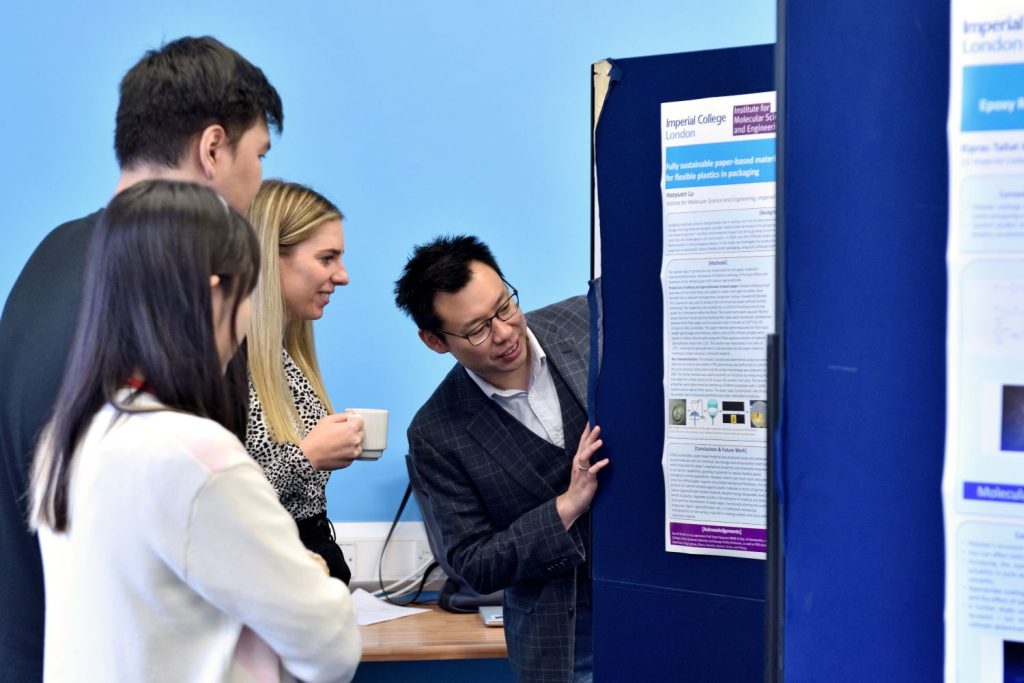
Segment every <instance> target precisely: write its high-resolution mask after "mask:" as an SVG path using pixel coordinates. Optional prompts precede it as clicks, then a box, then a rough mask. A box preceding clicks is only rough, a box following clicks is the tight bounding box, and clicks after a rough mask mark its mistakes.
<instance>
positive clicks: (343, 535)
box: [334, 522, 445, 592]
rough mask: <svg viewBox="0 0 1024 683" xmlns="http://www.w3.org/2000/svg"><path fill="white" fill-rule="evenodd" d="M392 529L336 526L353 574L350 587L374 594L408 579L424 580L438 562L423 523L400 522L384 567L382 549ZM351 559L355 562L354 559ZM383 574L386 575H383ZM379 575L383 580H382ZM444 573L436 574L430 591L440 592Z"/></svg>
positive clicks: (366, 525) (360, 524)
mask: <svg viewBox="0 0 1024 683" xmlns="http://www.w3.org/2000/svg"><path fill="white" fill-rule="evenodd" d="M390 528H391V523H390V522H334V531H335V535H336V537H337V541H338V545H340V546H341V548H342V552H343V553H344V554H345V561H346V562H348V565H349V569H351V570H352V580H351V581H350V582H349V586H350V587H352V588H363V589H365V590H367V591H370V592H373V591H377V590H380V581H381V578H383V580H384V583H385V585H388V584H393V583H395V582H397V581H401V580H402V579H407V578H412V577H416V578H420V577H422V576H423V572H424V571H425V570H426V568H427V566H429V565H430V563H431V562H433V560H434V556H433V554H432V553H431V552H430V543H429V541H427V533H426V530H425V529H424V527H423V522H399V523H398V526H397V527H396V528H395V532H394V533H393V534H392V536H391V540H390V541H388V548H387V553H386V554H385V555H384V565H383V567H382V566H381V565H380V554H381V549H382V548H383V547H384V539H385V538H386V537H387V534H388V530H389V529H390ZM350 558H351V559H350ZM381 570H382V571H381ZM378 572H379V574H380V575H381V576H378ZM444 579H445V576H444V573H443V572H441V571H436V572H434V573H433V574H432V575H431V578H430V580H429V581H428V582H427V585H426V590H440V588H441V586H442V585H444Z"/></svg>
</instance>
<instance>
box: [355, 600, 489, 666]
mask: <svg viewBox="0 0 1024 683" xmlns="http://www.w3.org/2000/svg"><path fill="white" fill-rule="evenodd" d="M415 607H427V608H429V609H430V611H429V612H423V613H422V614H414V615H412V616H411V617H402V618H401V619H394V620H392V621H384V622H381V623H379V624H371V625H369V626H360V627H359V630H360V632H361V633H362V636H363V661H364V662H394V661H410V660H428V659H499V658H503V657H507V656H508V649H507V648H506V647H505V629H503V628H496V627H492V626H484V623H483V622H482V621H481V620H480V615H478V614H452V613H450V612H445V611H444V610H442V609H441V608H440V607H438V606H437V605H415Z"/></svg>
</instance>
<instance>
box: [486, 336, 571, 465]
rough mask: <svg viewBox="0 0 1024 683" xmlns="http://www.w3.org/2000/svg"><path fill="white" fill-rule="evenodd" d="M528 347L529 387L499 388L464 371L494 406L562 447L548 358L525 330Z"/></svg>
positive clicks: (559, 418) (562, 440)
mask: <svg viewBox="0 0 1024 683" xmlns="http://www.w3.org/2000/svg"><path fill="white" fill-rule="evenodd" d="M526 337H527V340H528V341H529V344H530V384H529V386H528V387H527V389H526V390H525V391H524V390H522V389H498V388H497V387H495V386H494V385H493V384H491V383H490V382H488V381H487V380H485V379H483V378H482V377H480V375H478V374H476V373H475V372H473V371H472V370H470V369H468V368H467V369H466V372H467V373H469V376H470V377H471V378H472V380H473V381H474V382H476V385H477V386H478V387H480V389H481V390H482V391H483V392H484V394H486V395H487V396H488V397H490V398H491V400H493V401H494V402H495V403H497V404H498V405H499V406H501V407H502V408H504V409H505V412H507V413H508V414H509V415H511V416H512V417H514V418H515V419H516V420H518V421H519V423H520V424H522V425H523V426H524V427H526V428H527V429H529V430H530V431H531V432H533V433H534V434H536V435H537V436H539V437H540V438H542V439H544V440H545V441H547V442H548V443H551V444H554V445H556V446H558V447H559V448H565V434H564V432H563V431H562V406H561V404H560V403H559V402H558V390H557V389H555V380H554V379H552V377H551V368H550V367H549V366H548V357H547V354H545V353H544V349H542V348H541V347H540V342H538V341H537V338H536V337H535V336H533V332H531V331H530V328H529V327H527V328H526Z"/></svg>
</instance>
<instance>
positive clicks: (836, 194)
mask: <svg viewBox="0 0 1024 683" xmlns="http://www.w3.org/2000/svg"><path fill="white" fill-rule="evenodd" d="M780 7H781V8H782V10H781V13H780V16H779V22H780V23H779V26H780V30H779V39H780V42H779V55H780V56H779V67H780V73H782V74H784V77H783V78H781V79H780V81H779V88H778V90H779V120H780V122H781V127H780V129H779V136H778V142H779V150H780V155H779V159H780V167H779V189H778V209H779V217H780V220H779V223H780V225H779V228H780V233H779V245H778V246H779V249H778V254H779V258H780V268H779V274H780V275H779V279H778V281H777V292H778V294H779V305H778V307H777V309H778V310H779V311H780V313H781V317H780V320H779V327H778V328H777V329H778V331H779V333H780V341H781V355H780V358H781V384H780V390H781V395H782V405H781V411H780V413H779V415H778V418H779V421H778V433H777V438H776V443H775V446H776V449H775V463H774V464H775V466H776V471H775V472H774V478H775V483H776V487H777V489H776V493H777V497H778V500H777V503H778V504H777V506H776V510H777V512H778V515H779V518H778V520H777V522H778V524H777V526H776V529H775V531H776V534H777V536H776V537H777V538H778V539H779V541H780V543H781V545H780V549H781V552H776V553H775V554H774V555H771V556H770V560H771V561H772V562H773V563H774V567H773V568H774V570H775V571H776V572H777V573H776V577H777V579H778V580H777V581H775V582H774V583H773V586H772V589H771V601H772V603H773V604H774V606H777V607H778V611H777V614H776V615H775V616H776V622H775V625H776V626H777V627H778V629H777V630H776V631H775V632H774V636H775V640H774V643H773V646H774V650H775V652H776V653H777V654H778V655H779V657H778V659H777V660H776V666H775V669H774V673H775V674H777V675H778V677H779V679H780V680H785V681H787V682H789V681H939V680H941V679H942V651H943V641H942V595H943V570H942V567H943V540H942V504H941V492H940V482H941V474H942V459H943V438H944V417H943V416H944V414H945V332H946V330H945V311H946V270H945V248H946V205H947V187H946V186H947V180H946V178H947V172H946V163H947V162H946V139H945V118H946V104H947V101H948V70H949V48H948V45H949V38H948V36H949V5H948V3H942V2H930V1H926V0H898V1H896V2H880V1H875V0H872V1H869V2H864V3H857V4H856V6H854V5H848V6H844V8H843V10H842V11H837V8H836V7H834V6H830V5H829V3H819V2H812V1H810V0H803V1H800V2H792V1H791V2H787V3H783V4H782V5H780Z"/></svg>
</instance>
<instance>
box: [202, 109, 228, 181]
mask: <svg viewBox="0 0 1024 683" xmlns="http://www.w3.org/2000/svg"><path fill="white" fill-rule="evenodd" d="M227 153H228V134H227V131H225V130H224V127H223V126H221V125H220V124H217V123H215V124H212V125H209V126H207V127H206V128H204V129H203V132H202V133H201V134H200V135H199V165H200V166H202V169H203V176H204V177H205V178H206V180H207V181H212V180H213V177H214V175H215V173H216V172H217V164H218V162H220V161H222V160H223V157H224V155H225V154H227Z"/></svg>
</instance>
